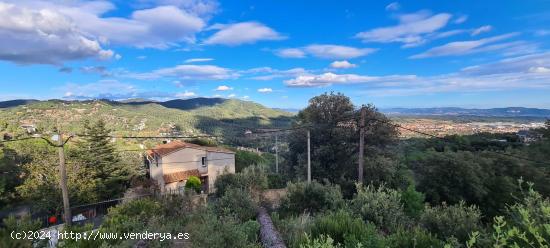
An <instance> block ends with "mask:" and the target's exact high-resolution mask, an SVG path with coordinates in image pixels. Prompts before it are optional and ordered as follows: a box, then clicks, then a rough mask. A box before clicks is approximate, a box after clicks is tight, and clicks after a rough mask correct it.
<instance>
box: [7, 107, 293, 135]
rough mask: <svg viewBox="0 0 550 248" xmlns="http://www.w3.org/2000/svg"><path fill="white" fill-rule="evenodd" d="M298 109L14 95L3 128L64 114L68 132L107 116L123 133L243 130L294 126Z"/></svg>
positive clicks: (46, 127)
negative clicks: (65, 99)
mask: <svg viewBox="0 0 550 248" xmlns="http://www.w3.org/2000/svg"><path fill="white" fill-rule="evenodd" d="M292 118H293V114H292V113H289V112H286V111H282V110H275V109H272V108H268V107H265V106H263V105H261V104H258V103H254V102H251V101H242V100H237V99H223V98H192V99H178V100H170V101H166V102H156V101H150V100H146V99H130V100H126V101H110V100H86V101H62V100H47V101H38V100H13V101H7V102H0V134H1V133H2V132H9V133H15V134H17V133H21V132H23V129H22V128H20V127H19V126H20V125H21V124H22V123H26V124H28V123H31V124H34V125H35V126H36V127H37V129H38V130H39V132H48V131H51V130H53V129H54V126H55V125H56V122H57V121H58V120H61V121H62V123H63V124H64V129H65V130H66V131H67V132H78V131H80V130H81V128H82V121H83V120H85V119H89V120H96V119H103V120H105V121H106V122H107V124H108V125H109V128H111V129H113V130H115V131H116V132H117V133H120V134H132V135H137V134H140V135H159V134H182V135H196V134H223V135H224V136H229V137H238V136H242V134H243V133H244V130H245V129H246V128H247V127H250V128H282V127H288V126H290V123H291V121H292Z"/></svg>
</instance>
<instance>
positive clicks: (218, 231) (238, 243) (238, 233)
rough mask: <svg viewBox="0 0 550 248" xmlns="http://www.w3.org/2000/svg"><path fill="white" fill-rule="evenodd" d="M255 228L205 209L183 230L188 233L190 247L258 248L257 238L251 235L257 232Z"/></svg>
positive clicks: (249, 224) (252, 225)
mask: <svg viewBox="0 0 550 248" xmlns="http://www.w3.org/2000/svg"><path fill="white" fill-rule="evenodd" d="M255 227H258V228H259V226H255V225H254V224H251V223H249V222H245V223H243V224H241V223H239V221H237V220H236V219H235V218H233V217H232V216H222V217H218V216H216V215H215V214H214V213H213V212H211V211H208V210H206V209H205V210H202V211H199V212H197V213H195V214H194V215H193V216H192V218H191V220H190V222H189V224H188V225H187V226H186V227H185V228H184V230H186V231H187V232H189V236H190V239H189V241H190V242H191V245H190V247H204V248H218V247H227V248H233V247H234V248H241V247H245V248H247V247H250V248H252V247H258V248H259V247H261V246H260V245H259V244H258V243H257V242H256V239H257V237H254V235H252V233H257V230H259V229H257V230H255ZM251 239H254V240H251Z"/></svg>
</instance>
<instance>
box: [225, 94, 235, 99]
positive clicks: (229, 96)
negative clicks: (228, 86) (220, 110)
mask: <svg viewBox="0 0 550 248" xmlns="http://www.w3.org/2000/svg"><path fill="white" fill-rule="evenodd" d="M236 96H237V95H235V94H229V95H228V96H227V97H228V98H233V97H236Z"/></svg>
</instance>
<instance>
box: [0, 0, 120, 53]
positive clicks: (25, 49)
mask: <svg viewBox="0 0 550 248" xmlns="http://www.w3.org/2000/svg"><path fill="white" fill-rule="evenodd" d="M0 43H2V46H0V59H1V60H7V61H11V62H15V63H19V64H62V63H63V62H64V61H68V60H78V59H86V58H98V59H109V58H112V57H113V56H114V55H115V53H114V52H113V51H112V50H107V49H103V48H102V47H101V45H100V43H99V42H98V41H97V40H94V39H92V38H89V37H88V36H87V35H86V34H85V32H83V31H82V30H80V29H79V28H78V27H77V26H75V25H74V23H72V22H71V20H70V19H69V18H67V17H66V16H64V15H62V14H60V13H59V12H58V11H56V10H52V9H40V10H36V9H31V8H27V7H21V6H18V5H15V4H10V3H3V2H0Z"/></svg>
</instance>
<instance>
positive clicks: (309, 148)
mask: <svg viewBox="0 0 550 248" xmlns="http://www.w3.org/2000/svg"><path fill="white" fill-rule="evenodd" d="M310 136H311V135H310V133H309V129H308V130H307V182H308V183H311V137H310Z"/></svg>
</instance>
